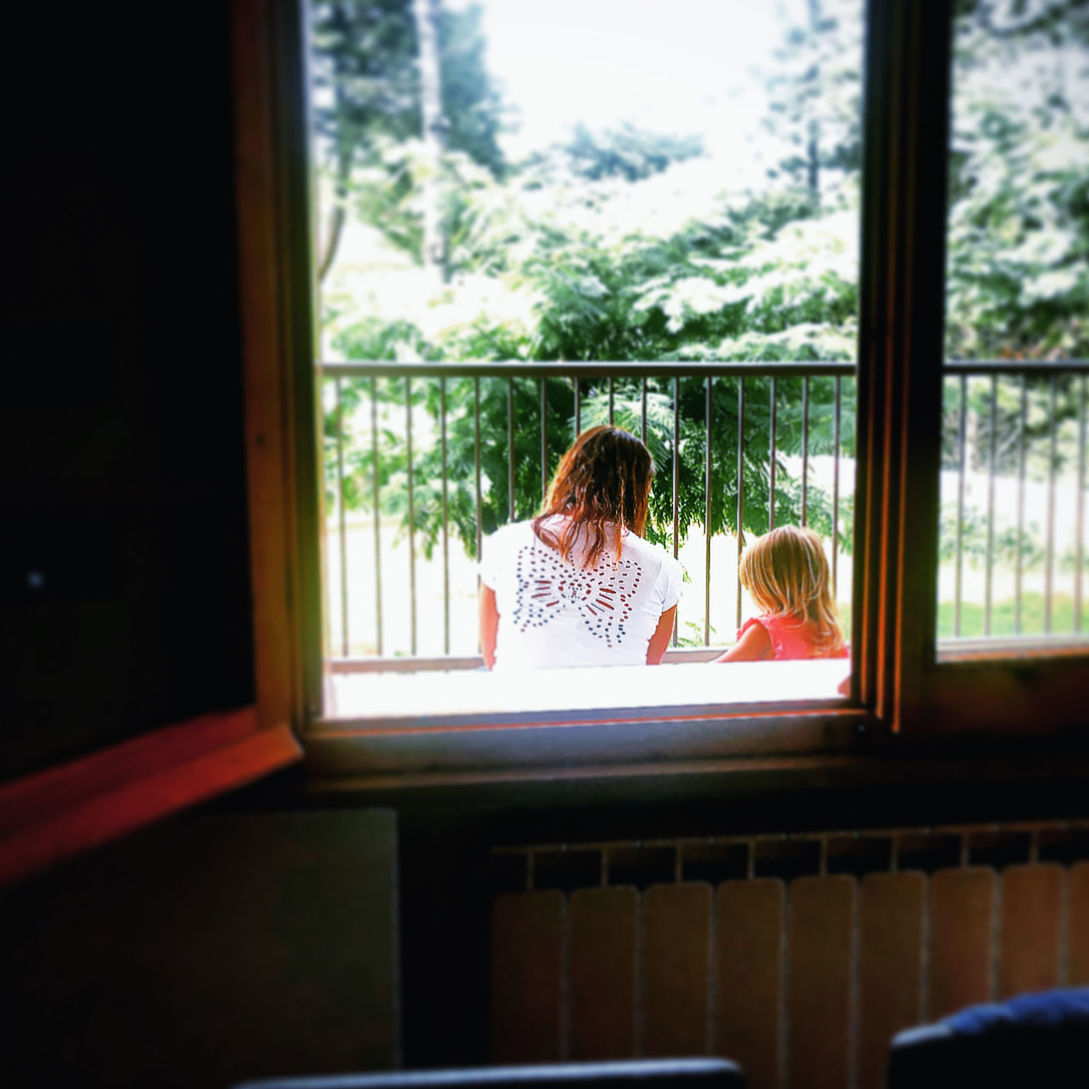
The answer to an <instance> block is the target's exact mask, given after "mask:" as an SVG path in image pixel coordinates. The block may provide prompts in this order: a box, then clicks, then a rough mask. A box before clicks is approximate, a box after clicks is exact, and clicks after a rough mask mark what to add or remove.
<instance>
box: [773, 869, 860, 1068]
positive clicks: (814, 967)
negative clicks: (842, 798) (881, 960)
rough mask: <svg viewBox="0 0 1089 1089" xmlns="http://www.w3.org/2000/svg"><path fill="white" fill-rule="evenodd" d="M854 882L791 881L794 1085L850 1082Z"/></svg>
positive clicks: (835, 878) (789, 1044)
mask: <svg viewBox="0 0 1089 1089" xmlns="http://www.w3.org/2000/svg"><path fill="white" fill-rule="evenodd" d="M854 900H855V882H854V879H853V878H851V877H846V876H842V875H838V876H832V877H799V878H797V879H796V880H794V881H792V882H791V883H790V888H789V909H788V921H787V928H788V929H787V1069H788V1077H789V1080H790V1082H791V1083H792V1084H794V1085H805V1086H808V1087H811V1089H824V1087H825V1086H827V1087H828V1089H843V1086H845V1085H847V1084H848V1068H849V1030H850V1013H851V1011H850V998H851V944H852V933H853V930H854Z"/></svg>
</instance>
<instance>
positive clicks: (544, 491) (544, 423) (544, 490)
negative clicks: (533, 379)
mask: <svg viewBox="0 0 1089 1089" xmlns="http://www.w3.org/2000/svg"><path fill="white" fill-rule="evenodd" d="M547 495H548V379H547V378H545V377H544V375H542V376H541V502H542V503H543V502H544V500H545V497H546V496H547Z"/></svg>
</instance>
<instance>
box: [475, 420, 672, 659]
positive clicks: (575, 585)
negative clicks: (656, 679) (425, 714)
mask: <svg viewBox="0 0 1089 1089" xmlns="http://www.w3.org/2000/svg"><path fill="white" fill-rule="evenodd" d="M653 476H654V463H653V461H652V460H651V457H650V452H649V451H648V450H647V448H646V446H644V445H643V443H641V442H640V441H639V440H638V439H637V438H636V437H635V436H634V435H631V434H629V433H628V432H627V431H624V430H622V429H621V428H619V427H593V428H591V429H590V430H589V431H584V432H583V433H582V434H581V435H579V437H578V438H577V439H576V440H575V443H574V445H573V446H572V447H571V448H570V449H569V450H568V451H567V453H566V454H564V456H563V460H562V461H561V462H560V465H559V468H558V469H557V470H556V475H555V477H554V478H553V480H552V486H551V487H550V488H549V490H548V498H547V499H546V501H545V505H544V510H543V512H542V513H541V514H540V515H538V517H536V518H534V519H533V520H532V521H527V522H515V523H513V524H512V525H508V526H504V527H503V528H502V529H500V530H498V531H497V532H495V533H493V534H492V535H491V536H490V537H488V538H487V540H486V541H485V543H484V555H483V559H482V561H481V564H480V575H481V581H482V585H481V591H480V643H481V648H482V651H483V654H484V661H485V663H486V665H487V667H488V668H489V669H492V668H494V667H496V666H498V667H499V668H501V669H504V670H506V669H511V668H519V669H555V668H561V667H566V666H599V665H641V664H643V663H646V664H648V665H657V664H658V663H659V662H660V661H661V660H662V656H663V655H664V654H665V649H666V645H667V644H668V642H669V636H670V633H671V632H672V630H673V617H674V615H675V613H676V611H677V601H678V599H679V598H680V594H681V578H682V570H681V565H680V564H679V563H678V562H677V561H676V560H675V559H674V558H673V557H672V556H670V555H669V554H668V553H667V552H666V551H665V550H664V549H661V548H659V547H658V546H657V545H652V544H650V543H649V542H647V541H645V540H643V537H642V534H643V533H644V532H645V530H646V524H647V502H648V500H649V498H650V484H651V479H652V478H653Z"/></svg>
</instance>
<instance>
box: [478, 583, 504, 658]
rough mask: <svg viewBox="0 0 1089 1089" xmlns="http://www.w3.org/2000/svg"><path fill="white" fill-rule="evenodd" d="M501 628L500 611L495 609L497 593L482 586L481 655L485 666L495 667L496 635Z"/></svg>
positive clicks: (488, 587)
mask: <svg viewBox="0 0 1089 1089" xmlns="http://www.w3.org/2000/svg"><path fill="white" fill-rule="evenodd" d="M498 628H499V610H498V609H497V608H496V607H495V591H494V590H493V589H492V588H491V587H490V586H485V585H484V584H483V583H481V584H480V653H481V654H483V655H484V664H485V665H486V666H487V667H488V668H489V669H491V668H492V666H494V665H495V633H496V631H497V630H498Z"/></svg>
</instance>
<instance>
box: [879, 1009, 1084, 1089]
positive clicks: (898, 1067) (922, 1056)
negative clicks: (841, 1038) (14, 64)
mask: <svg viewBox="0 0 1089 1089" xmlns="http://www.w3.org/2000/svg"><path fill="white" fill-rule="evenodd" d="M1087 1044H1089V987H1069V988H1065V989H1059V990H1052V991H1043V992H1040V993H1038V994H1023V995H1018V996H1017V997H1016V998H1011V999H1009V1000H1007V1001H1006V1002H999V1003H986V1004H982V1005H978V1006H969V1007H967V1008H965V1009H963V1010H959V1011H958V1012H957V1013H954V1014H951V1015H950V1016H948V1017H946V1018H943V1019H942V1020H941V1021H938V1022H936V1023H935V1024H932V1025H920V1026H918V1027H917V1028H910V1029H905V1030H904V1031H903V1032H900V1033H897V1035H896V1036H895V1037H893V1041H892V1050H891V1051H890V1053H889V1071H888V1081H887V1083H886V1084H887V1086H888V1089H909V1087H912V1089H914V1087H916V1086H926V1089H946V1087H949V1089H952V1087H953V1086H957V1087H962V1086H966V1085H985V1086H987V1089H1013V1087H1014V1086H1017V1087H1018V1089H1022V1087H1024V1089H1030V1087H1031V1089H1067V1087H1069V1089H1074V1087H1079V1089H1080V1087H1081V1086H1084V1085H1085V1084H1086V1079H1087V1077H1089V1074H1087V1072H1086V1045H1087Z"/></svg>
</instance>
